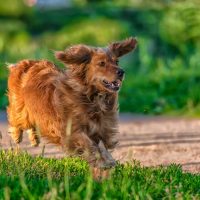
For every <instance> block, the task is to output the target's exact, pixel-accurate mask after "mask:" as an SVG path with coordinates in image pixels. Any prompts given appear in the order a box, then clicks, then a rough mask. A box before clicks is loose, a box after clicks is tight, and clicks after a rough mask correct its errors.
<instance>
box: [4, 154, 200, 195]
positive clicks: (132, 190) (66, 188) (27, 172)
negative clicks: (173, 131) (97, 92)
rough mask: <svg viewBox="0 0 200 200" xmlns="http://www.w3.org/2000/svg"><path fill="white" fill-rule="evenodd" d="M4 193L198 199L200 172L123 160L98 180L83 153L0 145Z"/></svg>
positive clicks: (172, 166)
mask: <svg viewBox="0 0 200 200" xmlns="http://www.w3.org/2000/svg"><path fill="white" fill-rule="evenodd" d="M0 162H1V165H0V199H64V198H66V199H70V198H71V199H163V198H166V199H198V198H200V189H199V184H200V176H199V175H198V174H196V175H195V174H190V173H184V172H182V170H181V168H180V166H177V165H173V164H172V165H170V166H168V167H163V166H160V167H156V168H153V167H142V166H141V165H140V164H139V163H137V162H136V161H134V162H131V163H125V164H118V165H117V166H116V167H115V169H113V170H112V173H111V175H110V177H109V178H107V179H104V180H102V181H95V180H93V178H92V175H91V173H90V171H89V168H88V166H87V164H86V163H85V162H84V161H82V160H80V159H78V158H63V159H54V158H44V157H41V156H38V157H31V156H30V155H28V154H27V153H24V152H21V153H16V152H13V151H0Z"/></svg>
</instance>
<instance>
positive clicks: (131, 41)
mask: <svg viewBox="0 0 200 200" xmlns="http://www.w3.org/2000/svg"><path fill="white" fill-rule="evenodd" d="M136 45H137V40H136V39H135V38H133V37H131V38H128V39H126V40H123V41H120V42H114V43H112V44H110V45H109V47H108V48H109V49H110V50H111V51H112V52H113V53H114V54H115V55H116V56H117V57H121V56H123V55H125V54H127V53H129V52H130V51H132V50H133V49H135V47H136Z"/></svg>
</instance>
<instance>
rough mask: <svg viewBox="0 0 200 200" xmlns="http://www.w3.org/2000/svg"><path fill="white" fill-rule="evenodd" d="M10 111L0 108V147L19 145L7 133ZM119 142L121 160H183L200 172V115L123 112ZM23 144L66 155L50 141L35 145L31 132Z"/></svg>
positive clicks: (53, 154)
mask: <svg viewBox="0 0 200 200" xmlns="http://www.w3.org/2000/svg"><path fill="white" fill-rule="evenodd" d="M7 126H8V125H7V120H6V114H5V113H4V112H0V131H1V133H2V139H1V141H0V148H3V149H8V148H11V147H13V148H14V147H15V145H14V144H13V142H12V141H11V138H10V136H9V135H8V133H7V128H8V127H7ZM118 138H119V141H120V143H119V145H118V147H117V148H116V149H115V150H114V151H113V152H112V155H113V156H114V158H115V159H117V160H119V161H120V162H125V161H131V160H134V159H136V160H138V161H140V162H141V164H142V165H144V166H157V165H169V164H171V163H177V164H181V165H182V168H183V170H185V171H190V172H193V173H199V172H200V119H184V118H166V117H144V116H133V115H130V114H121V115H120V134H119V135H118ZM20 148H21V149H24V150H26V151H28V152H29V153H30V154H32V155H38V154H41V153H42V152H43V150H44V152H45V154H44V155H45V156H48V157H62V156H64V155H63V153H62V151H61V150H60V149H59V148H58V147H56V146H54V145H52V144H47V142H46V141H43V140H42V142H41V144H40V146H39V147H31V146H30V143H29V141H28V138H27V135H26V134H24V140H23V142H22V143H21V144H20Z"/></svg>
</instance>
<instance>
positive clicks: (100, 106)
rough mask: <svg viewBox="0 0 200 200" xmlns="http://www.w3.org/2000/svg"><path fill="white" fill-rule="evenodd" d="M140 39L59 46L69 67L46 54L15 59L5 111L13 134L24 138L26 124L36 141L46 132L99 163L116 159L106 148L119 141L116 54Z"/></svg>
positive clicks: (107, 163) (51, 138)
mask: <svg viewBox="0 0 200 200" xmlns="http://www.w3.org/2000/svg"><path fill="white" fill-rule="evenodd" d="M136 43H137V42H136V39H134V38H129V39H127V40H124V41H121V42H116V43H112V44H111V45H109V46H108V47H106V48H95V47H90V46H86V45H75V46H72V47H70V48H68V49H66V50H65V51H59V52H56V53H55V57H56V58H57V59H58V60H60V61H62V62H63V63H65V64H66V65H67V70H60V69H58V68H57V67H56V66H55V65H54V64H53V63H51V62H49V61H45V60H42V61H33V60H23V61H20V62H19V63H17V64H16V65H11V66H10V67H9V69H10V75H9V79H8V90H9V91H8V97H9V106H8V109H7V112H8V120H9V125H10V129H9V132H10V134H11V136H12V138H13V140H14V141H15V142H16V143H20V142H21V141H22V134H23V131H25V130H26V131H27V132H28V133H29V138H30V141H31V143H32V145H34V146H37V145H38V144H39V136H42V137H46V138H47V139H48V140H49V141H50V142H52V143H55V144H58V145H61V146H62V147H63V149H64V150H65V151H67V152H70V153H73V154H75V155H81V156H82V157H83V158H85V159H87V160H88V162H89V163H92V164H93V165H95V166H104V167H106V166H107V167H110V166H113V165H115V161H114V159H113V158H112V157H111V155H110V154H109V153H108V151H107V150H108V149H113V148H114V147H115V145H116V143H117V141H116V139H115V135H116V134H117V133H118V119H117V118H118V91H119V89H120V87H121V84H122V80H123V76H124V71H123V70H122V69H121V68H120V67H119V66H118V58H119V57H121V56H123V55H124V54H127V53H129V52H130V51H132V50H133V49H134V48H135V46H136Z"/></svg>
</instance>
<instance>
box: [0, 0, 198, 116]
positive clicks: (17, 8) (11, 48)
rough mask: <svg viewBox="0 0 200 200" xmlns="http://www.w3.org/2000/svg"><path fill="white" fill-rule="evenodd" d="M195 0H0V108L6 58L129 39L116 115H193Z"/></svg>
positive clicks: (2, 106)
mask: <svg viewBox="0 0 200 200" xmlns="http://www.w3.org/2000/svg"><path fill="white" fill-rule="evenodd" d="M199 5H200V3H199V1H198V0H190V1H184V0H182V1H178V0H177V1H175V0H174V1H172V0H160V1H159V0H152V1H149V0H116V1H114V0H110V1H109V0H98V1H97V0H68V1H67V0H6V1H4V0H0V109H5V108H6V105H7V103H8V102H7V97H6V95H5V94H6V89H7V76H8V71H7V69H6V63H15V62H17V61H19V60H21V59H25V58H28V59H48V60H50V61H52V62H55V63H56V64H58V65H60V66H61V64H60V63H58V62H57V61H56V60H55V59H54V57H53V50H63V49H65V48H66V47H67V46H70V45H73V44H77V43H85V44H89V45H95V46H96V45H97V46H105V45H106V44H108V43H110V42H112V41H116V40H121V39H124V38H127V37H129V36H136V37H137V38H138V47H137V49H136V50H135V52H134V53H131V54H128V55H127V56H125V57H124V58H123V59H122V60H121V61H120V65H121V66H123V68H124V69H125V71H126V79H125V81H124V84H123V88H122V90H121V91H120V112H133V113H144V114H168V115H192V116H194V115H200V6H199Z"/></svg>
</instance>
